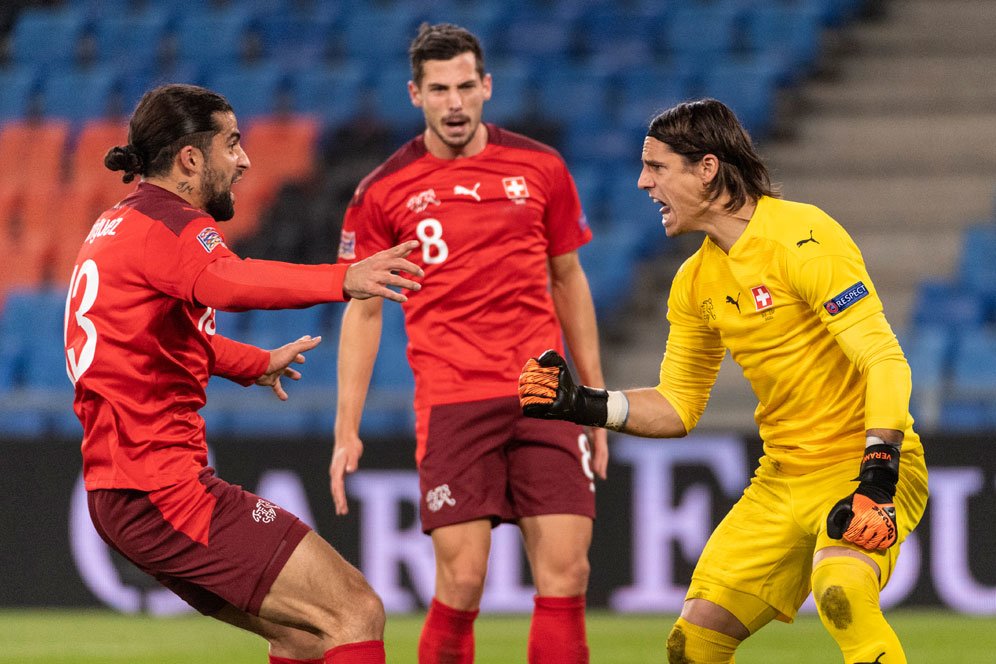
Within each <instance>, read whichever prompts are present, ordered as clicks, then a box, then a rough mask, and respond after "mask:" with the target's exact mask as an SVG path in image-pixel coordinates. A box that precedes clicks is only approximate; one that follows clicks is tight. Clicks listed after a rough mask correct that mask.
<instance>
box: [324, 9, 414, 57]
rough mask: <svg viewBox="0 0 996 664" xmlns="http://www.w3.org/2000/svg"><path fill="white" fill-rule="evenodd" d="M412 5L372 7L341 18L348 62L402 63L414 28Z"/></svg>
mask: <svg viewBox="0 0 996 664" xmlns="http://www.w3.org/2000/svg"><path fill="white" fill-rule="evenodd" d="M419 18H420V16H419V15H418V13H417V11H416V9H415V5H409V4H408V3H402V4H394V5H391V6H388V7H384V6H381V5H372V6H371V7H369V8H368V9H366V10H364V11H361V12H359V11H358V12H354V13H352V14H349V15H348V16H346V17H345V20H344V21H343V24H342V30H343V39H344V42H345V50H346V52H345V55H346V57H348V58H349V59H355V60H360V61H368V62H369V61H373V62H382V63H394V62H398V61H400V62H402V63H404V62H405V61H406V58H405V54H406V53H407V52H408V45H409V44H410V43H411V40H412V39H413V38H414V37H415V30H416V28H417V27H418V21H419Z"/></svg>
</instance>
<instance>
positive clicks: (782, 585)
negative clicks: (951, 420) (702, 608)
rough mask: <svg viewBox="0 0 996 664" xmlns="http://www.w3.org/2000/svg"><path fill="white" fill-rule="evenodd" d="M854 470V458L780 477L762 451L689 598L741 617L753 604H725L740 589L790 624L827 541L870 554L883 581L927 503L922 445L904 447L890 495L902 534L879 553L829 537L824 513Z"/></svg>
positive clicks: (708, 548)
mask: <svg viewBox="0 0 996 664" xmlns="http://www.w3.org/2000/svg"><path fill="white" fill-rule="evenodd" d="M856 473H857V468H856V463H855V461H850V460H849V461H846V462H841V463H838V464H835V465H833V466H828V467H827V468H824V469H821V470H818V471H814V472H811V473H808V474H806V475H801V476H792V475H785V474H783V473H779V472H778V471H777V470H776V469H775V467H774V464H773V463H771V461H770V459H768V458H767V457H762V458H761V465H760V467H759V468H758V470H757V472H756V473H755V475H754V477H753V478H752V479H751V483H750V486H748V487H747V489H746V490H745V491H744V495H743V496H742V497H741V498H740V500H739V501H737V503H736V504H735V505H734V506H733V508H732V509H731V510H730V512H729V514H727V515H726V517H725V518H724V519H723V520H722V521H721V522H720V524H719V525H718V526H717V527H716V530H715V531H713V533H712V535H711V536H710V538H709V541H708V542H706V545H705V549H704V550H703V551H702V555H701V556H700V558H699V561H698V564H697V565H696V566H695V571H694V573H693V574H692V583H691V586H690V587H689V589H688V595H687V598H693V597H694V598H701V599H707V600H710V601H713V602H715V603H717V604H719V605H721V606H723V607H724V608H726V609H727V610H729V611H731V613H733V614H734V615H736V616H738V617H740V616H742V615H744V614H745V613H746V614H750V613H751V611H752V610H753V607H751V608H748V607H741V608H742V609H743V610H740V611H738V610H736V609H737V607H735V606H732V607H731V606H726V604H729V603H731V602H734V603H735V602H736V601H737V600H736V599H735V598H736V596H737V593H744V594H746V595H750V596H753V597H756V598H758V599H760V600H761V601H763V602H765V603H766V604H768V605H769V606H771V607H772V608H774V609H775V610H776V611H777V612H778V613H779V614H780V615H779V616H778V619H779V620H784V621H785V622H792V620H793V619H794V618H795V614H796V612H797V611H798V610H799V607H800V606H801V605H802V603H803V602H804V601H805V599H806V597H807V596H808V595H809V593H810V590H811V588H810V575H811V573H812V570H813V554H814V553H815V552H816V551H818V550H819V549H822V548H824V547H827V546H844V547H847V548H851V549H855V550H857V551H861V552H862V553H864V554H865V555H867V556H869V557H870V558H871V559H873V560H874V561H875V562H876V563H878V566H879V568H880V569H881V581H880V584H881V587H884V586H885V584H886V582H888V580H889V576H890V575H891V574H892V570H893V568H894V566H895V564H896V559H897V557H898V556H899V544H900V543H901V542H902V541H903V540H904V539H905V538H906V536H907V535H908V534H909V533H910V532H911V531H912V530H913V528H915V527H916V525H917V523H918V522H919V521H920V517H921V516H923V510H924V507H925V506H926V504H927V468H926V465H925V464H924V459H923V448H922V447H919V446H917V447H916V448H914V449H912V450H909V451H907V450H903V454H902V456H901V458H900V470H899V485H898V487H897V490H896V497H895V505H896V521H897V522H898V523H897V525H898V530H899V538H898V541H897V542H896V544H894V545H893V546H892V547H890V548H888V549H886V550H884V551H867V550H865V549H862V548H860V547H858V546H855V545H853V544H850V543H849V542H846V541H844V540H833V539H830V538H829V537H827V534H826V520H827V514H828V513H829V512H830V509H831V508H832V507H833V506H834V505H835V504H836V503H837V501H839V500H840V499H841V498H845V497H847V496H848V495H850V494H851V493H853V492H854V489H855V488H856V486H857V485H856V483H855V482H854V477H855V475H856ZM724 589H730V590H734V591H737V592H735V593H728V592H724Z"/></svg>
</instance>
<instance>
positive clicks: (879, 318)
mask: <svg viewBox="0 0 996 664" xmlns="http://www.w3.org/2000/svg"><path fill="white" fill-rule="evenodd" d="M837 343H838V344H839V345H840V347H841V349H842V350H843V351H844V354H845V355H847V359H849V360H850V361H851V363H852V364H853V365H854V366H855V367H856V368H857V369H858V370H859V371H860V372H861V373H862V375H863V376H864V377H865V381H866V383H867V385H866V387H865V429H896V430H898V431H905V430H906V429H907V428H908V426H909V424H910V423H909V421H908V420H909V408H910V392H911V390H912V389H913V381H912V378H911V376H910V366H909V363H907V362H906V356H905V355H903V349H902V348H900V347H899V341H897V340H896V335H895V334H893V332H892V328H891V327H889V322H888V321H887V320H886V319H885V314H883V313H882V312H881V311H880V312H878V313H876V314H874V315H872V316H868V317H867V318H864V319H862V320H861V321H859V322H857V323H856V324H854V325H852V326H850V327H848V328H847V329H845V330H842V331H841V332H840V334H838V335H837Z"/></svg>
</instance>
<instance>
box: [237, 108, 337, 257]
mask: <svg viewBox="0 0 996 664" xmlns="http://www.w3.org/2000/svg"><path fill="white" fill-rule="evenodd" d="M318 135H319V122H318V120H317V119H316V118H313V117H308V116H292V117H286V118H258V119H255V120H253V121H251V122H249V123H247V125H246V128H245V131H244V132H243V146H244V147H245V150H246V153H247V154H248V155H249V161H250V162H251V164H252V166H251V167H250V168H249V170H248V171H247V172H246V176H245V179H244V180H242V181H241V182H239V183H238V184H237V185H235V190H234V191H235V200H236V203H235V218H233V219H232V220H231V221H229V222H226V223H225V225H224V227H223V230H224V233H225V239H226V240H228V241H229V242H230V243H231V242H234V241H236V240H238V239H240V238H244V237H246V236H249V235H252V234H253V233H255V232H256V230H257V229H258V228H259V219H260V215H261V214H262V213H263V210H264V209H266V206H268V205H269V204H270V203H272V202H273V200H274V199H275V198H276V195H277V192H278V191H279V189H280V186H281V185H282V184H284V183H285V182H294V181H300V180H304V179H307V178H308V177H310V176H311V175H312V174H313V173H314V171H315V160H316V153H317V144H318Z"/></svg>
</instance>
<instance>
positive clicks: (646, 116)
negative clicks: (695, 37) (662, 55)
mask: <svg viewBox="0 0 996 664" xmlns="http://www.w3.org/2000/svg"><path fill="white" fill-rule="evenodd" d="M619 86H620V90H619V94H620V98H621V99H625V100H626V103H625V104H622V105H621V108H619V109H618V110H617V113H618V116H617V117H618V122H619V124H620V126H623V127H626V128H632V129H633V130H639V131H643V132H644V134H646V130H647V127H648V126H649V124H650V121H651V120H652V119H653V118H654V116H655V115H657V113H659V112H660V111H663V110H665V109H667V108H670V107H671V106H674V105H675V104H678V103H680V102H683V101H686V100H688V99H690V98H692V97H693V96H694V95H695V93H696V92H697V90H698V87H699V74H698V73H697V68H695V67H691V66H687V65H686V66H679V65H677V64H675V65H667V66H649V67H645V68H644V67H641V68H639V69H631V70H629V71H626V72H623V73H622V74H621V75H620V83H619Z"/></svg>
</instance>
